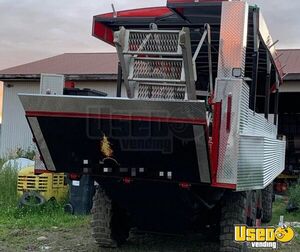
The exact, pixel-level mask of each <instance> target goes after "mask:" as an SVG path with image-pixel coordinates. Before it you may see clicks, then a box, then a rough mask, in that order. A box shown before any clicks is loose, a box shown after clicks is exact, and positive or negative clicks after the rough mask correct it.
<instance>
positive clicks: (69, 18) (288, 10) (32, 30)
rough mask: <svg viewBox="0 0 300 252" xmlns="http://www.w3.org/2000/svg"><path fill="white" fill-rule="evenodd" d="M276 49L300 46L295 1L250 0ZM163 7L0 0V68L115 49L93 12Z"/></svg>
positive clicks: (299, 5) (155, 1)
mask: <svg viewBox="0 0 300 252" xmlns="http://www.w3.org/2000/svg"><path fill="white" fill-rule="evenodd" d="M249 2H250V3H256V4H258V5H259V6H261V7H262V9H263V12H264V15H265V18H266V20H267V23H268V24H269V26H270V30H271V32H272V35H273V38H274V39H279V40H280V44H279V47H280V48H300V14H299V10H300V1H296V0H284V1H283V0H251V1H249ZM111 3H114V5H115V8H116V9H117V10H124V9H132V8H139V7H145V6H160V5H165V3H166V0H109V1H106V0H85V1H84V0H58V1H53V0H43V1H41V0H21V1H20V0H0V11H1V13H0V69H4V68H7V67H11V66H15V65H19V64H23V63H27V62H30V61H35V60H38V59H42V58H45V57H50V56H54V55H57V54H61V53H65V52H103V51H113V50H114V49H113V48H112V47H110V46H108V45H106V44H105V43H103V42H101V41H99V40H97V39H95V38H93V37H92V36H91V27H92V17H93V15H96V14H100V13H105V12H111Z"/></svg>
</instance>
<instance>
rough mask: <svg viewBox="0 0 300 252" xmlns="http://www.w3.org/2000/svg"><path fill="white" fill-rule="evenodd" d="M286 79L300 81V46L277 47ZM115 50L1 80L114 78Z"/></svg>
mask: <svg viewBox="0 0 300 252" xmlns="http://www.w3.org/2000/svg"><path fill="white" fill-rule="evenodd" d="M278 51H279V54H281V57H280V60H281V63H282V65H283V66H285V67H284V69H283V70H284V72H285V73H286V76H285V80H300V49H282V50H278ZM117 62H118V56H117V54H116V53H65V54H61V55H57V56H54V57H51V58H46V59H43V60H39V61H35V62H32V63H28V64H24V65H20V66H16V67H11V68H7V69H4V70H0V80H12V79H14V80H15V79H20V80H21V79H39V78H40V74H41V73H50V74H51V73H54V74H64V75H66V79H70V80H99V79H102V80H115V79H116V78H117V69H118V68H117Z"/></svg>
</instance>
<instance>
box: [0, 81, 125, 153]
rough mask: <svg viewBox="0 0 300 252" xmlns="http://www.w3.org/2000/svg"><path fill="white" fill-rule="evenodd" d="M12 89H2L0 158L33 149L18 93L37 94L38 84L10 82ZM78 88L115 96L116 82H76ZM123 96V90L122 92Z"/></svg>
mask: <svg viewBox="0 0 300 252" xmlns="http://www.w3.org/2000/svg"><path fill="white" fill-rule="evenodd" d="M10 85H11V86H12V87H5V88H4V97H3V115H2V117H3V118H2V127H1V137H0V156H2V157H3V156H7V155H8V154H9V153H11V152H14V151H16V149H17V148H23V149H27V148H28V147H34V145H33V142H32V134H31V131H30V129H29V126H28V123H27V121H26V118H25V114H24V110H23V107H22V105H21V103H20V100H19V98H18V96H17V94H18V93H28V94H29V93H31V94H34V93H39V91H40V86H39V83H38V82H24V81H22V82H15V83H13V82H10ZM76 87H78V88H91V89H95V90H99V91H102V92H105V93H107V94H108V96H116V88H117V84H116V82H104V81H103V82H78V83H77V82H76ZM122 94H123V95H125V90H124V89H123V90H122Z"/></svg>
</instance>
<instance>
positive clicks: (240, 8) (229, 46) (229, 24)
mask: <svg viewBox="0 0 300 252" xmlns="http://www.w3.org/2000/svg"><path fill="white" fill-rule="evenodd" d="M248 8H249V7H248V4H247V3H245V2H242V1H235V2H223V4H222V18H221V31H220V49H219V61H218V62H219V63H218V78H232V70H233V69H234V68H240V69H241V70H242V76H244V71H245V60H246V47H247V33H248V26H247V23H248Z"/></svg>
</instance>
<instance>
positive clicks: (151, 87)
mask: <svg viewBox="0 0 300 252" xmlns="http://www.w3.org/2000/svg"><path fill="white" fill-rule="evenodd" d="M185 89H186V88H185V86H184V85H176V84H175V85H159V84H151V83H140V84H139V88H138V94H137V97H138V98H139V99H150V100H161V99H163V100H184V98H185Z"/></svg>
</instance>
